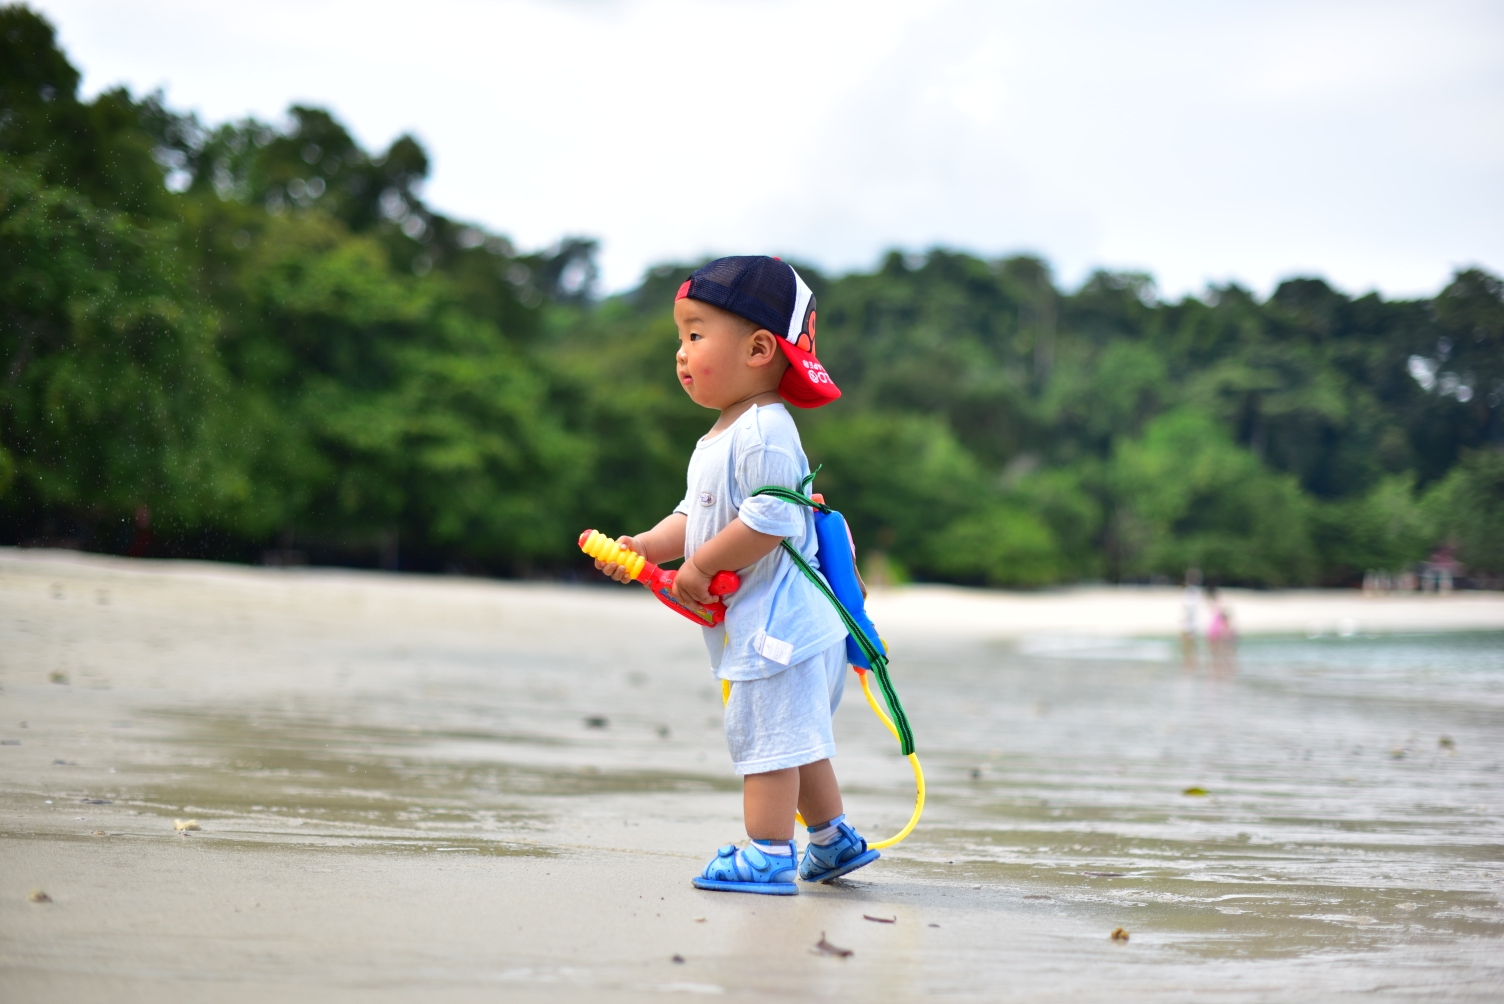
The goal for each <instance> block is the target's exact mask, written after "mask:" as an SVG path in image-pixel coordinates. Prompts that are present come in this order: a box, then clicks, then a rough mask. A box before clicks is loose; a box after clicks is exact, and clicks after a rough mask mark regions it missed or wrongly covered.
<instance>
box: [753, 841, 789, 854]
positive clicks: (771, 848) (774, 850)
mask: <svg viewBox="0 0 1504 1004" xmlns="http://www.w3.org/2000/svg"><path fill="white" fill-rule="evenodd" d="M752 843H754V844H756V845H757V849H758V850H760V851H762V852H763V853H764V854H777V855H778V856H780V857H785V858H787V857H792V856H793V854H794V842H793V841H792V840H754V841H752Z"/></svg>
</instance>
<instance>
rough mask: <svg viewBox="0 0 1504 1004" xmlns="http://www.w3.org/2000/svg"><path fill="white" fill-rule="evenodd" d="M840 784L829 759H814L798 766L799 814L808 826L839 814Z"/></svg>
mask: <svg viewBox="0 0 1504 1004" xmlns="http://www.w3.org/2000/svg"><path fill="white" fill-rule="evenodd" d="M845 811H846V810H845V809H844V808H842V807H841V786H840V785H839V784H837V783H836V769H835V768H834V767H833V766H831V763H830V761H829V760H828V759H827V760H816V761H815V762H814V763H807V764H805V765H804V766H803V767H800V768H799V815H801V816H803V817H804V822H805V823H806V824H807V825H809V826H820V825H822V824H824V823H827V822H829V821H830V820H832V819H834V818H836V817H837V816H839V815H841V813H843V812H845Z"/></svg>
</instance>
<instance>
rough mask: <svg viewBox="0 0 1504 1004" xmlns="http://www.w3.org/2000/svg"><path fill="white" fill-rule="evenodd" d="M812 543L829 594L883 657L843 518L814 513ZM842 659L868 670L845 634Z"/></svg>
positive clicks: (832, 513) (859, 650)
mask: <svg viewBox="0 0 1504 1004" xmlns="http://www.w3.org/2000/svg"><path fill="white" fill-rule="evenodd" d="M815 539H816V540H817V541H819V544H820V571H821V572H823V573H824V575H825V581H826V582H829V583H830V589H831V592H833V593H835V594H836V599H838V600H840V601H841V605H842V606H844V607H845V608H846V610H847V612H848V613H850V614H851V617H852V619H853V620H854V621H856V623H857V625H858V626H859V627H860V628H861V629H862V633H863V634H865V635H866V636H867V640H868V641H870V642H871V643H872V646H873V647H874V648H875V649H877V650H878V651H879V652H881V653H882V654H883V655H887V654H888V649H887V647H886V646H885V645H884V644H883V641H882V639H881V638H879V637H878V636H877V628H876V627H875V626H874V625H873V623H872V618H870V617H868V616H867V602H866V598H865V597H864V596H862V583H861V580H860V579H858V578H857V575H856V552H855V549H854V548H853V546H852V543H851V531H850V530H849V529H848V528H847V526H846V517H844V516H842V515H841V514H840V513H838V512H835V511H834V510H832V511H830V512H820V511H819V510H818V509H817V510H815ZM846 658H847V660H848V661H850V663H851V664H852V665H853V666H858V667H860V668H862V669H871V668H872V663H871V662H870V661H869V660H868V659H867V656H866V655H865V654H864V653H863V652H862V647H861V646H860V645H858V644H857V642H856V639H855V638H853V637H851V636H850V635H849V634H848V635H847V636H846Z"/></svg>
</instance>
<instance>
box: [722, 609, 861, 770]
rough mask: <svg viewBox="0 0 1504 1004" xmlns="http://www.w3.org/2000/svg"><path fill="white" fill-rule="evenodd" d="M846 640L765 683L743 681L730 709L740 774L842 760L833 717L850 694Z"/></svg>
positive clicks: (731, 741) (729, 733) (729, 742)
mask: <svg viewBox="0 0 1504 1004" xmlns="http://www.w3.org/2000/svg"><path fill="white" fill-rule="evenodd" d="M847 672H849V670H848V669H847V668H846V639H844V638H842V639H841V640H840V641H839V642H837V643H836V644H834V645H832V646H831V647H830V648H828V649H826V650H825V651H824V652H821V653H820V654H819V655H816V656H812V657H811V658H808V659H806V660H804V661H803V662H796V663H795V664H794V665H792V666H790V667H789V668H788V669H785V670H784V671H783V672H781V673H775V674H774V675H772V676H768V677H764V678H763V679H761V680H738V681H737V682H735V683H733V684H732V685H731V700H729V701H728V702H727V703H726V747H727V748H728V749H730V750H731V761H732V763H733V765H734V766H735V768H736V772H737V773H738V774H762V773H766V772H767V771H770V770H783V769H784V768H785V767H801V766H803V765H804V764H807V763H814V762H815V761H817V760H825V759H827V758H829V757H833V756H835V755H836V739H835V734H834V732H833V731H832V730H831V724H830V717H831V715H833V714H835V711H836V708H837V707H839V706H840V704H841V693H842V691H844V690H845V689H846V674H847Z"/></svg>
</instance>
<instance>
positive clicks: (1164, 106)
mask: <svg viewBox="0 0 1504 1004" xmlns="http://www.w3.org/2000/svg"><path fill="white" fill-rule="evenodd" d="M41 8H42V9H43V10H44V11H46V12H47V13H48V14H49V16H51V17H52V18H53V19H54V21H55V22H56V23H57V24H58V27H59V29H60V34H61V36H62V40H63V43H64V45H65V46H66V47H67V49H68V51H69V53H70V55H71V56H72V57H73V59H74V61H75V62H76V63H78V64H79V65H80V66H81V67H82V68H83V69H84V71H85V81H86V87H87V88H88V89H90V90H91V91H93V90H98V89H100V88H102V87H105V86H108V85H110V84H113V83H116V82H119V81H126V82H128V83H129V84H130V86H131V87H132V88H133V89H135V90H138V91H139V90H143V89H148V88H151V87H154V86H158V85H163V86H166V87H167V89H168V92H169V99H170V101H171V102H172V103H173V104H174V105H176V106H179V107H192V108H196V109H197V110H199V111H200V113H201V114H203V115H204V116H205V117H206V118H208V119H211V120H219V119H224V118H229V117H236V116H239V115H242V114H245V113H247V112H252V113H255V114H257V115H259V116H262V117H267V118H269V117H275V116H276V115H278V114H280V113H281V112H282V111H283V110H284V109H285V108H286V106H287V105H288V104H289V103H291V102H293V101H300V102H305V103H311V104H319V105H324V106H327V107H329V108H331V109H332V110H333V111H334V112H335V113H336V114H337V115H339V116H340V117H341V118H342V119H344V120H345V121H346V122H347V123H348V124H349V125H350V126H351V127H352V129H353V131H354V132H355V133H356V134H357V135H358V136H359V137H360V138H361V140H362V141H363V142H365V143H366V144H368V145H370V146H381V145H384V144H385V143H386V142H388V141H390V139H392V138H393V137H394V136H395V135H397V134H398V133H400V132H402V131H404V130H412V131H414V132H415V133H416V134H417V135H418V136H419V137H420V138H421V139H422V140H423V141H424V142H425V144H426V145H427V146H428V148H429V152H430V154H431V156H432V157H433V160H434V165H435V167H434V174H433V178H432V181H431V183H430V186H429V189H428V195H429V197H430V199H431V201H433V202H434V203H435V204H436V205H437V206H439V207H441V208H443V209H444V210H446V211H448V212H451V213H453V214H455V215H457V216H461V217H465V218H472V219H478V220H480V221H482V222H484V223H486V224H487V225H489V226H492V227H494V228H497V229H500V230H503V231H505V232H508V233H510V234H512V235H514V236H515V237H516V238H517V239H518V240H520V241H521V242H522V243H524V244H529V245H538V244H546V243H548V242H550V241H552V240H554V239H557V238H558V237H559V236H560V235H562V234H566V233H584V234H592V235H597V236H599V237H600V238H601V239H602V241H603V244H604V265H605V271H606V278H607V282H608V284H609V285H610V286H612V287H616V288H620V287H622V286H625V285H629V284H631V283H632V282H633V281H634V280H635V279H636V277H637V276H638V275H639V274H640V273H641V271H642V270H643V268H645V267H646V266H648V265H650V264H652V263H654V262H656V261H661V260H664V259H683V258H690V257H693V256H695V255H698V254H701V253H706V252H727V253H730V252H741V251H766V252H771V253H784V254H789V255H794V256H797V257H800V258H802V259H805V260H810V261H813V262H816V263H818V264H820V265H823V266H825V267H827V268H832V269H842V268H850V267H866V266H869V265H870V264H871V263H872V262H873V261H874V260H875V259H876V257H877V256H878V254H880V253H881V251H882V250H883V249H885V248H887V247H890V246H894V245H901V246H904V247H908V248H922V247H925V246H928V245H930V244H932V243H943V244H949V245H953V246H959V247H965V248H970V249H974V250H977V251H979V252H982V253H988V254H994V253H1002V252H1008V251H1014V250H1031V251H1036V252H1039V253H1041V254H1043V255H1045V256H1046V257H1048V258H1049V259H1051V260H1052V261H1053V262H1054V263H1055V264H1056V266H1057V268H1058V270H1059V271H1060V273H1061V275H1062V277H1063V278H1064V279H1065V280H1067V281H1070V282H1074V281H1079V279H1080V278H1081V277H1082V276H1083V275H1084V274H1086V272H1087V271H1089V270H1090V269H1091V268H1092V267H1095V266H1099V265H1101V266H1109V267H1129V268H1136V269H1143V270H1146V271H1149V272H1151V273H1153V274H1155V275H1156V277H1157V278H1158V279H1159V284H1160V288H1161V289H1162V290H1165V291H1166V292H1168V293H1170V294H1176V293H1180V292H1185V291H1195V290H1198V289H1200V288H1201V287H1202V285H1203V284H1204V283H1205V282H1207V281H1225V280H1230V279H1231V280H1237V281H1240V282H1242V283H1244V284H1246V285H1250V286H1252V287H1254V288H1255V289H1258V290H1261V291H1266V290H1268V289H1269V288H1270V287H1271V286H1272V284H1273V283H1275V282H1276V281H1278V279H1279V278H1281V277H1283V276H1286V275H1290V274H1294V273H1307V274H1309V273H1319V274H1324V275H1326V276H1328V277H1330V278H1331V279H1332V280H1333V281H1334V282H1336V283H1338V284H1339V285H1342V286H1344V287H1346V288H1349V289H1352V290H1355V291H1358V290H1366V289H1369V288H1374V287H1377V288H1380V289H1383V290H1385V291H1386V292H1389V293H1391V294H1408V293H1424V292H1430V291H1434V290H1435V289H1436V288H1437V287H1438V285H1439V284H1440V283H1442V282H1443V281H1445V278H1446V276H1447V274H1448V272H1449V271H1450V269H1451V268H1452V267H1453V266H1455V265H1457V264H1464V263H1469V262H1478V263H1482V264H1484V265H1486V266H1489V267H1491V268H1493V269H1494V270H1496V271H1497V270H1500V269H1504V194H1501V186H1500V181H1501V179H1504V61H1501V60H1500V59H1499V58H1498V56H1497V53H1499V52H1501V51H1504V8H1500V7H1499V6H1498V5H1497V4H1490V3H1469V2H1430V3H1416V2H1412V3H1392V2H1390V3H1385V2H1379V0H1370V2H1364V3H1350V2H1331V0H1312V2H1307V3H1284V2H1275V3H1260V4H1246V5H1232V4H1206V3H1192V2H1157V3H1148V4H1139V5H1123V4H1115V3H1110V2H1106V0H1079V2H1055V3H1049V2H977V0H945V2H934V3H928V4H914V3H907V4H903V3H896V2H892V0H872V2H849V0H841V2H836V0H826V2H822V0H805V2H795V0H701V2H691V0H678V2H672V0H664V2H648V0H597V2H586V0H574V2H555V3H543V2H535V0H502V2H481V0H430V2H428V3H426V4H423V5H421V6H415V5H406V4H403V5H398V4H392V3H365V4H356V3H352V2H347V0H325V2H318V0H303V2H298V3H292V2H289V0H264V2H262V3H260V4H257V5H253V6H247V5H229V4H204V3H201V2H200V3H189V2H186V0H135V2H131V3H125V2H119V0H116V2H105V0H92V2H91V0H46V2H43V3H42V4H41Z"/></svg>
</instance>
